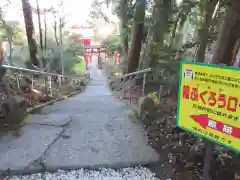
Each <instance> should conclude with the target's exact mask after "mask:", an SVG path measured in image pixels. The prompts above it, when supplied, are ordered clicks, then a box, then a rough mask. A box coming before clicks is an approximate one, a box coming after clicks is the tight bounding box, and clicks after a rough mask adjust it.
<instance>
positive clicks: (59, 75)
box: [2, 65, 81, 79]
mask: <svg viewBox="0 0 240 180" xmlns="http://www.w3.org/2000/svg"><path fill="white" fill-rule="evenodd" d="M2 67H4V68H6V69H10V70H15V71H21V72H27V73H32V74H39V75H43V76H55V77H62V78H72V79H81V78H80V77H70V76H64V75H61V74H54V73H49V72H44V71H37V70H32V69H26V68H20V67H16V66H9V65H2Z"/></svg>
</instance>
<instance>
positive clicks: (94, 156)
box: [0, 63, 159, 175]
mask: <svg viewBox="0 0 240 180" xmlns="http://www.w3.org/2000/svg"><path fill="white" fill-rule="evenodd" d="M89 72H90V74H91V78H92V80H90V82H89V85H88V86H87V88H86V90H85V91H84V92H82V93H81V94H79V95H76V96H74V97H72V98H69V99H67V100H64V101H60V102H57V103H55V104H54V105H52V106H48V107H46V108H44V109H43V110H42V114H40V115H32V124H30V125H27V126H25V127H24V128H22V136H20V137H17V138H16V137H12V136H11V135H7V136H5V137H3V138H1V139H0V175H1V173H4V172H6V171H7V172H26V173H32V172H41V171H43V170H47V171H50V172H54V171H56V170H58V169H63V170H72V169H81V168H83V169H86V168H88V169H89V168H90V169H96V168H102V167H104V168H117V169H119V168H125V167H130V166H131V167H134V166H137V165H146V164H151V163H155V162H158V159H159V157H158V155H157V153H156V152H155V151H154V150H153V149H152V147H150V146H149V145H148V141H147V137H146V136H145V134H144V130H143V128H142V127H141V126H140V125H138V124H136V123H135V122H134V121H133V120H132V119H131V118H130V117H129V114H130V113H131V111H130V110H129V109H128V108H127V107H126V106H125V105H124V104H123V103H121V102H120V101H118V100H117V99H116V98H115V97H114V96H112V94H111V92H110V90H109V88H108V84H107V79H106V77H105V76H104V75H103V74H104V73H103V72H102V71H101V70H99V69H98V68H97V67H96V64H94V63H93V64H92V66H91V67H90V69H89Z"/></svg>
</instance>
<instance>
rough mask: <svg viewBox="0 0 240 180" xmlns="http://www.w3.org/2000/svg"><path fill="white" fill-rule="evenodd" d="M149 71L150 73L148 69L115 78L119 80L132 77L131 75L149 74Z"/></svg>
mask: <svg viewBox="0 0 240 180" xmlns="http://www.w3.org/2000/svg"><path fill="white" fill-rule="evenodd" d="M151 71H152V69H151V68H148V69H143V70H140V71H135V72H132V73H129V74H124V75H122V76H117V77H116V78H120V79H121V78H125V77H129V76H133V75H138V74H143V73H148V72H151Z"/></svg>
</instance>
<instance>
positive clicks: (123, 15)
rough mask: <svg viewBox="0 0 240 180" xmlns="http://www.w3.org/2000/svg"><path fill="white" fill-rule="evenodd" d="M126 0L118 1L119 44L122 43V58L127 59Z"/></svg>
mask: <svg viewBox="0 0 240 180" xmlns="http://www.w3.org/2000/svg"><path fill="white" fill-rule="evenodd" d="M127 10H128V1H127V0H121V2H120V19H121V28H120V29H121V32H120V33H121V41H122V42H121V44H122V52H123V56H124V60H126V59H127V56H128V33H127V31H128V17H127Z"/></svg>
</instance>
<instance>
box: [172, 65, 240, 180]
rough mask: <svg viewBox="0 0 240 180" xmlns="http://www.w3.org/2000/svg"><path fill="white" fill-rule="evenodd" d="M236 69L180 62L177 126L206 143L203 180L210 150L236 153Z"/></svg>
mask: <svg viewBox="0 0 240 180" xmlns="http://www.w3.org/2000/svg"><path fill="white" fill-rule="evenodd" d="M239 88H240V69H237V68H232V67H228V66H218V65H210V64H200V63H191V62H181V65H180V83H179V94H178V96H179V97H178V113H177V125H178V126H179V127H180V128H182V129H184V130H186V131H189V132H191V133H193V134H195V135H197V136H200V137H202V138H204V139H205V140H207V141H208V142H207V143H206V157H205V160H206V161H207V162H205V165H204V173H203V174H204V175H203V178H205V179H204V180H208V171H209V169H210V165H211V164H210V162H211V154H212V146H211V144H212V143H211V142H214V143H217V144H221V145H223V146H226V147H227V148H229V149H232V150H234V151H236V152H240V95H239Z"/></svg>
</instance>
